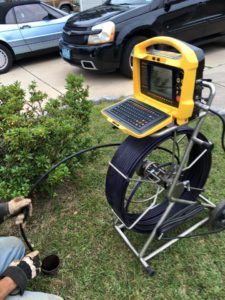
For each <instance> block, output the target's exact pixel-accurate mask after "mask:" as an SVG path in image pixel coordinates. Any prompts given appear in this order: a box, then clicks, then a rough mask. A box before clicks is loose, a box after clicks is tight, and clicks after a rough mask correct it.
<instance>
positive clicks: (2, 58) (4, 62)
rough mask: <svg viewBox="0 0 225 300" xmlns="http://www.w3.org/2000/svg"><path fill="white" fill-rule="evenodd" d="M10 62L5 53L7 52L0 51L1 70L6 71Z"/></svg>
mask: <svg viewBox="0 0 225 300" xmlns="http://www.w3.org/2000/svg"><path fill="white" fill-rule="evenodd" d="M8 62H9V60H8V56H7V54H6V53H5V51H3V50H2V49H0V70H3V69H5V68H6V66H7V65H8Z"/></svg>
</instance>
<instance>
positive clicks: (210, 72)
mask: <svg viewBox="0 0 225 300" xmlns="http://www.w3.org/2000/svg"><path fill="white" fill-rule="evenodd" d="M203 49H204V51H205V53H206V69H205V74H204V77H205V78H212V79H213V82H214V83H215V84H216V89H217V95H216V98H215V101H214V106H217V107H219V108H222V109H225V41H222V42H215V43H212V44H211V45H207V46H204V47H203ZM68 73H74V74H82V75H83V76H84V77H85V82H86V83H87V85H88V86H89V92H90V99H92V100H98V99H101V98H106V99H116V98H119V97H122V96H129V95H132V93H133V86H132V80H129V79H126V78H124V77H123V76H121V75H120V73H119V72H116V73H108V74H96V73H91V72H88V71H85V70H81V69H80V68H77V67H74V66H71V65H69V64H68V63H66V62H65V61H63V60H62V59H61V58H60V57H59V56H58V55H55V54H54V55H48V56H42V57H36V58H32V59H24V60H21V61H18V62H17V63H15V65H14V67H13V69H12V70H11V71H10V72H8V73H7V74H3V75H0V83H2V84H5V85H6V84H10V83H13V82H15V81H16V80H18V81H20V82H21V85H22V87H23V88H25V89H26V88H27V86H28V85H29V83H30V82H31V81H32V80H35V81H36V82H37V85H38V88H39V89H40V90H42V91H43V92H46V93H47V94H48V95H49V97H55V96H57V95H59V94H61V93H64V91H65V88H64V85H65V78H66V75H67V74H68Z"/></svg>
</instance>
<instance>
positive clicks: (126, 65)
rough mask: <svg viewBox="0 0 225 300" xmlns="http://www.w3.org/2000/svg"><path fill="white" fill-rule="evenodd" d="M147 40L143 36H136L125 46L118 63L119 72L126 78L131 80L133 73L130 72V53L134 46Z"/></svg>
mask: <svg viewBox="0 0 225 300" xmlns="http://www.w3.org/2000/svg"><path fill="white" fill-rule="evenodd" d="M146 39H147V38H146V37H145V36H141V35H137V36H134V37H133V38H131V39H130V40H129V41H128V42H127V44H126V45H125V48H124V51H123V54H122V59H121V62H120V72H121V73H122V74H123V75H124V76H125V77H128V78H132V75H133V71H132V63H131V60H132V52H133V49H134V46H135V45H136V44H138V43H140V42H143V41H145V40H146Z"/></svg>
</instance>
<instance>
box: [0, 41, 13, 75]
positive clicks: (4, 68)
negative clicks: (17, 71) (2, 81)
mask: <svg viewBox="0 0 225 300" xmlns="http://www.w3.org/2000/svg"><path fill="white" fill-rule="evenodd" d="M12 64H13V56H12V53H11V52H10V50H9V49H8V48H7V47H6V46H4V45H1V44H0V74H4V73H7V72H8V71H9V70H10V68H11V67H12Z"/></svg>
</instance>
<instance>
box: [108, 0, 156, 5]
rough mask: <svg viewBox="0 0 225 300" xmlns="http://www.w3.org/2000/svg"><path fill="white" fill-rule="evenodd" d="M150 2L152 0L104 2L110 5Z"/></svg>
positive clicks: (112, 0) (111, 0)
mask: <svg viewBox="0 0 225 300" xmlns="http://www.w3.org/2000/svg"><path fill="white" fill-rule="evenodd" d="M150 2H152V0H109V1H107V2H106V3H107V4H111V5H141V4H148V3H150Z"/></svg>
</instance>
